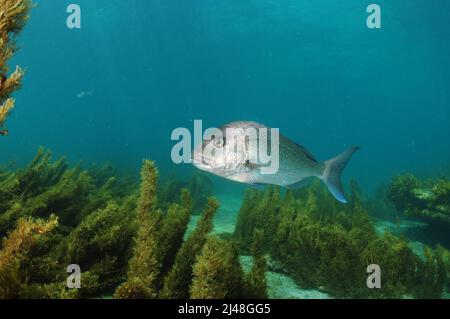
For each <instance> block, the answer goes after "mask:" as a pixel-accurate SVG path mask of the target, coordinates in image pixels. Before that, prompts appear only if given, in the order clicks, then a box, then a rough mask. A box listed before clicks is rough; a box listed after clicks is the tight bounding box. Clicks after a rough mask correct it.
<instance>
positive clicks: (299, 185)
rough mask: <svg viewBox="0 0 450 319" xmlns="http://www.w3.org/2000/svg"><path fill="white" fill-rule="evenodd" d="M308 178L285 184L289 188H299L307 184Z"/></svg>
mask: <svg viewBox="0 0 450 319" xmlns="http://www.w3.org/2000/svg"><path fill="white" fill-rule="evenodd" d="M310 180H311V179H310V178H304V179H302V180H300V181H298V182H296V183H294V184H290V185H287V186H286V187H287V188H289V189H300V188H303V187H305V186H307V185H308V184H309V181H310Z"/></svg>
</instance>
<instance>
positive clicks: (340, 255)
mask: <svg viewBox="0 0 450 319" xmlns="http://www.w3.org/2000/svg"><path fill="white" fill-rule="evenodd" d="M254 229H262V230H263V231H264V234H265V235H264V244H263V247H264V251H265V252H266V253H268V254H270V256H271V257H272V258H273V259H275V260H276V261H278V262H279V263H281V264H282V267H283V268H284V270H285V271H286V273H287V274H289V275H290V276H291V277H292V278H293V279H294V280H295V281H296V282H297V284H298V285H299V286H300V287H302V288H304V289H320V290H321V291H323V292H326V293H328V294H329V295H331V296H333V297H338V298H403V297H405V296H411V297H415V298H439V297H440V296H441V294H442V292H443V290H444V287H445V285H446V282H447V273H448V271H447V270H446V268H448V260H447V261H446V260H445V258H444V256H445V255H446V253H445V252H446V250H445V249H443V248H442V247H440V248H437V249H431V248H429V247H425V248H424V256H425V258H424V259H421V258H420V257H419V256H417V255H416V254H415V253H414V252H413V251H412V250H411V248H410V247H409V245H408V241H407V240H406V239H405V238H404V237H403V236H395V235H393V234H391V233H389V232H384V233H383V234H379V233H377V232H376V230H375V228H374V222H373V220H372V218H371V217H370V215H369V213H368V212H367V210H366V209H365V208H364V205H363V202H362V200H361V194H360V192H359V189H358V187H357V185H356V184H355V183H352V190H351V194H350V201H349V204H348V205H342V204H340V203H337V202H336V201H333V198H332V197H331V196H329V194H328V193H327V192H326V190H325V189H324V188H323V187H322V186H321V185H320V184H319V183H314V184H313V185H311V186H310V187H308V188H306V189H302V190H300V191H298V192H296V193H295V194H294V193H293V192H292V191H287V193H286V194H285V196H284V197H283V196H281V194H280V191H279V189H278V188H274V187H269V188H268V189H266V191H265V192H258V191H254V190H249V191H248V192H247V194H246V196H245V199H244V202H243V204H242V207H241V210H240V212H239V215H238V221H237V224H236V230H235V233H234V237H235V239H236V240H237V241H238V242H239V243H240V244H241V250H242V251H243V252H244V253H245V252H246V251H248V250H249V247H250V242H251V238H252V236H253V234H252V232H253V230H254ZM370 264H378V265H380V267H381V269H382V273H383V276H382V278H383V280H382V281H383V284H382V287H381V289H369V288H368V287H367V285H366V279H367V272H366V268H367V266H368V265H370Z"/></svg>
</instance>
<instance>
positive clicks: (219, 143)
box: [214, 137, 226, 147]
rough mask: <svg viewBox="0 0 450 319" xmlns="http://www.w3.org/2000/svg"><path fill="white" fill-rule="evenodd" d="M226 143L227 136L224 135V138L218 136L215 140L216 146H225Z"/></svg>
mask: <svg viewBox="0 0 450 319" xmlns="http://www.w3.org/2000/svg"><path fill="white" fill-rule="evenodd" d="M225 143H226V139H225V137H222V138H216V139H215V140H214V146H215V147H223V146H225Z"/></svg>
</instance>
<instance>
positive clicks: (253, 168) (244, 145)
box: [193, 121, 360, 203]
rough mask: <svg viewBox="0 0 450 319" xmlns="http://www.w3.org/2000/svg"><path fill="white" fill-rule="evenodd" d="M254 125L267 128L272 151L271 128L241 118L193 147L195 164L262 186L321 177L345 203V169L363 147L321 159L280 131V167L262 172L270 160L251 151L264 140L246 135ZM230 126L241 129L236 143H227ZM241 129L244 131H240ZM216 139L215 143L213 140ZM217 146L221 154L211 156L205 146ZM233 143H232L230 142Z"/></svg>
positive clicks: (298, 184) (296, 183) (288, 184)
mask: <svg viewBox="0 0 450 319" xmlns="http://www.w3.org/2000/svg"><path fill="white" fill-rule="evenodd" d="M249 128H250V129H254V130H256V131H257V132H259V130H260V129H262V128H263V129H264V130H266V131H267V132H269V133H267V134H266V135H265V136H267V139H266V141H264V142H265V143H267V145H268V147H267V149H268V150H269V152H270V144H271V143H270V142H271V135H270V130H271V129H270V128H269V127H267V126H265V125H262V124H259V123H256V122H248V121H237V122H231V123H229V124H226V125H224V126H222V127H221V128H220V131H221V132H222V134H221V135H222V136H211V139H209V140H204V141H203V143H202V144H200V145H198V146H197V147H196V148H195V149H194V151H193V158H194V161H193V164H194V166H196V167H197V168H199V169H200V170H203V171H207V172H210V173H213V174H215V175H218V176H221V177H224V178H227V179H230V180H234V181H237V182H241V183H246V184H251V185H254V186H256V187H259V186H261V185H264V184H272V185H279V186H283V187H288V188H299V187H302V186H303V185H305V184H306V183H305V182H306V181H307V180H308V179H309V178H311V177H318V178H320V179H321V180H322V181H323V182H324V183H325V185H326V186H327V187H328V189H329V191H330V192H331V194H333V196H334V197H335V198H336V199H337V200H338V201H340V202H342V203H347V200H346V198H345V196H344V192H343V189H342V184H341V173H342V171H343V170H344V168H345V166H346V165H347V162H348V161H349V160H350V158H351V156H352V155H353V153H354V152H356V151H357V150H359V149H360V147H356V146H355V147H352V148H350V149H348V150H346V151H344V152H343V153H341V154H339V155H337V156H336V157H334V158H332V159H330V160H328V161H325V162H318V161H317V160H316V159H315V158H314V156H313V155H312V154H311V153H310V152H309V151H308V150H307V149H306V148H305V147H303V146H301V145H299V144H297V143H295V142H293V141H291V140H289V139H288V138H286V137H284V136H282V135H281V134H279V135H278V139H279V143H278V151H279V164H278V170H277V172H276V173H274V174H262V173H261V170H260V168H261V167H266V166H267V165H268V164H267V163H262V162H260V161H259V159H258V158H257V156H256V158H255V157H254V155H251V154H258V152H257V150H256V149H254V148H255V147H258V146H259V145H260V144H259V142H260V140H259V138H260V135H259V134H258V135H257V136H256V139H258V140H257V141H254V143H252V139H254V138H255V136H253V137H250V136H248V135H245V134H244V132H245V130H246V129H249ZM227 129H238V130H237V131H235V132H238V133H235V134H236V135H235V136H234V145H233V147H228V148H227V147H226V146H227V143H229V141H227V134H226V130H227ZM239 132H240V133H239ZM210 143H213V144H210ZM208 146H210V148H211V146H213V147H214V148H215V149H217V150H221V151H222V152H220V153H219V154H218V155H217V156H208V155H206V154H205V152H204V150H205V149H206V148H207V147H208ZM228 146H229V145H228Z"/></svg>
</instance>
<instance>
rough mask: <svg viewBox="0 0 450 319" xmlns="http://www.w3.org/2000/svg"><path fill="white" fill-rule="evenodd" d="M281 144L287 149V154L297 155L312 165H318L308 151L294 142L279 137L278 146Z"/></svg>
mask: <svg viewBox="0 0 450 319" xmlns="http://www.w3.org/2000/svg"><path fill="white" fill-rule="evenodd" d="M281 139H283V142H282V143H281ZM281 144H284V145H285V147H287V148H288V149H289V152H293V153H297V154H298V156H303V157H306V158H307V159H309V160H310V161H312V162H314V163H319V162H318V161H317V160H316V158H315V157H314V155H312V154H311V152H310V151H308V150H307V149H306V148H305V147H304V146H303V145H300V144H298V143H295V142H293V141H291V140H289V139H287V138H285V137H284V136H283V137H282V136H280V145H281Z"/></svg>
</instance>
